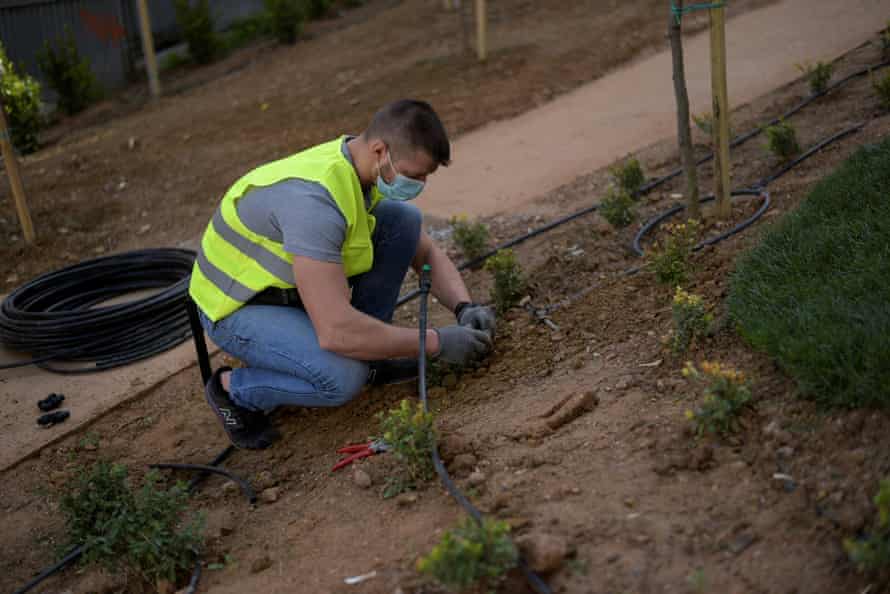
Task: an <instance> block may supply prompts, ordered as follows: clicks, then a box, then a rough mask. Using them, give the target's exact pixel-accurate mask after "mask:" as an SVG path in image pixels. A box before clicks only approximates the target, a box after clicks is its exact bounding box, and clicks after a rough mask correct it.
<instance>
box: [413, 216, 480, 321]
mask: <svg viewBox="0 0 890 594" xmlns="http://www.w3.org/2000/svg"><path fill="white" fill-rule="evenodd" d="M424 264H429V265H430V266H431V267H432V269H433V271H432V281H433V287H432V291H433V295H435V296H436V298H437V299H438V300H439V302H440V303H441V304H442V305H444V306H445V307H447V308H448V309H450V310H451V311H454V308H455V306H456V305H457V304H458V303H460V302H461V301H472V300H471V299H470V292H469V291H468V290H467V285H466V284H464V279H463V277H462V276H461V275H460V272H459V271H458V270H457V267H456V266H455V265H454V262H452V261H451V258H449V257H448V256H447V254H445V252H444V251H443V250H442V249H441V248H439V246H437V245H436V244H435V243H434V242H433V240H432V238H430V236H429V235H427V234H426V232H425V231H421V232H420V243H419V244H418V246H417V253H416V254H415V256H414V260H413V261H412V262H411V266H412V268H414V270H415V271H417V273H418V274H420V270H421V268H422V267H423V265H424Z"/></svg>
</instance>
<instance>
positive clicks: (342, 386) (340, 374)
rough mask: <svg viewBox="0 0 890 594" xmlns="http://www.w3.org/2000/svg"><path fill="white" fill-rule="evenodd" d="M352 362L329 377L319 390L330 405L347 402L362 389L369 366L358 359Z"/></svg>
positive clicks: (339, 404) (340, 404)
mask: <svg viewBox="0 0 890 594" xmlns="http://www.w3.org/2000/svg"><path fill="white" fill-rule="evenodd" d="M352 363H353V364H351V365H348V366H344V367H343V368H342V369H341V370H338V371H337V372H336V376H335V377H330V378H328V380H327V381H326V382H325V385H324V387H323V389H321V390H319V392H320V394H321V396H322V397H323V398H324V399H325V400H326V401H327V402H328V404H329V406H342V405H344V404H347V403H348V402H350V401H352V400H353V399H354V398H355V397H356V396H358V394H359V392H361V391H362V387H364V385H365V381H366V380H367V379H368V366H367V364H364V363H360V362H358V361H354V362H352Z"/></svg>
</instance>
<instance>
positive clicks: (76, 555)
mask: <svg viewBox="0 0 890 594" xmlns="http://www.w3.org/2000/svg"><path fill="white" fill-rule="evenodd" d="M234 450H235V448H234V447H232V446H229V447H227V448H226V449H224V450H223V451H221V452H220V453H219V454H217V455H216V457H215V458H214V459H213V460H211V461H210V464H209V465H208V466H206V467H202V471H203V472H201V474H199V475H198V476H196V477H195V478H193V479H192V480H191V481H190V482H189V484H188V492H189V493H191V492H192V491H193V490H194V489H195V487H197V486H198V484H199V483H200V482H201V481H202V480H203V479H204V478H205V477H206V476H207V474H208V472H212V471H210V470H208V469H212V468H213V467H215V466H216V465H218V464H221V463H222V462H223V460H225V459H226V458H228V457H229V456H230V455H231V454H232V452H233V451H234ZM215 470H218V469H214V470H213V471H215ZM83 552H84V546H83V545H80V546H78V547H76V548H74V549H72V550H71V551H70V552H69V553H68V554H67V555H65V556H64V557H63V558H62V559H60V560H59V561H58V562H56V563H55V564H53V565H51V566H49V567H48V568H46V569H44V570H43V571H41V572H40V573H39V574H38V575H37V576H36V577H34V578H33V579H32V580H31V581H29V582H28V583H27V584H25V585H24V586H22V587H21V588H19V589H18V590H16V591H15V592H13V594H25V592H30V591H31V590H32V589H34V588H35V587H37V586H38V585H39V584H40V583H41V582H43V581H44V580H45V579H46V578H48V577H50V576H51V575H53V574H54V573H56V572H59V571H61V570H62V569H64V568H66V567H68V566H69V565H71V564H72V563H74V562H75V561H77V560H78V559H80V557H81V555H83ZM200 577H201V563H200V561H198V562H197V563H196V565H195V569H194V571H193V572H192V577H191V580H190V581H189V586H188V588H189V589H188V590H187V592H192V593H194V591H195V590H194V588H195V587H197V584H198V580H199V579H200Z"/></svg>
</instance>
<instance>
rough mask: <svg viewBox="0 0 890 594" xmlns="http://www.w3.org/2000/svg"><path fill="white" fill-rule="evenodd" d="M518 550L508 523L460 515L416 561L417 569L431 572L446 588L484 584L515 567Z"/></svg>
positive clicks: (455, 588)
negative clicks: (480, 521) (455, 522)
mask: <svg viewBox="0 0 890 594" xmlns="http://www.w3.org/2000/svg"><path fill="white" fill-rule="evenodd" d="M518 560H519V553H518V552H517V550H516V546H515V545H514V544H513V542H512V541H511V540H510V525H509V524H507V523H506V522H499V521H496V520H492V519H488V518H486V519H484V520H483V521H482V524H481V525H479V524H478V523H476V522H475V521H474V520H473V519H472V518H464V520H463V522H461V523H460V524H458V526H457V527H455V528H453V529H452V530H449V531H447V532H445V534H444V535H443V536H442V540H440V541H439V544H437V545H436V546H435V547H433V550H432V551H430V554H429V555H427V556H426V557H422V558H420V559H418V561H417V570H418V571H420V572H421V573H426V574H429V575H431V576H432V577H433V578H434V579H435V580H436V581H437V582H439V583H440V584H442V585H443V586H445V587H446V588H448V589H449V590H460V589H463V588H467V587H469V586H471V585H473V584H475V583H477V582H483V583H484V584H486V585H487V584H488V583H489V582H490V580H496V579H498V578H500V577H501V576H503V575H504V574H505V573H506V572H507V571H508V570H509V569H511V568H513V567H515V566H516V563H517V562H518Z"/></svg>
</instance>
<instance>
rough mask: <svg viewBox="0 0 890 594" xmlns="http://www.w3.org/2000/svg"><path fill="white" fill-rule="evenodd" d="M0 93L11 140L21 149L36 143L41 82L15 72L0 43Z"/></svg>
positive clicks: (28, 149)
mask: <svg viewBox="0 0 890 594" xmlns="http://www.w3.org/2000/svg"><path fill="white" fill-rule="evenodd" d="M0 94H2V95H3V106H4V111H5V112H6V117H7V118H8V120H9V121H8V123H9V129H10V136H11V138H12V144H13V145H14V146H15V147H16V148H17V149H18V150H19V151H21V152H22V153H33V152H34V151H36V150H37V148H38V147H39V144H38V142H37V134H38V132H40V128H42V127H43V118H42V117H41V116H40V84H39V83H38V82H37V81H36V80H34V78H33V77H31V76H28V75H27V74H19V73H18V72H16V69H15V66H13V64H12V61H11V60H10V59H9V58H8V57H7V55H6V51H5V50H4V49H3V45H2V44H0Z"/></svg>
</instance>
